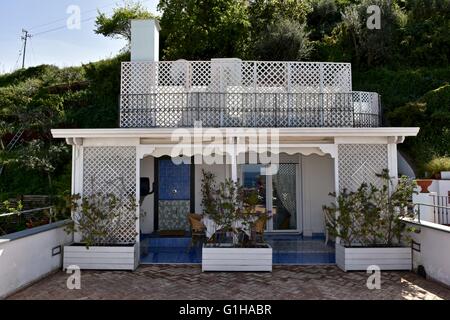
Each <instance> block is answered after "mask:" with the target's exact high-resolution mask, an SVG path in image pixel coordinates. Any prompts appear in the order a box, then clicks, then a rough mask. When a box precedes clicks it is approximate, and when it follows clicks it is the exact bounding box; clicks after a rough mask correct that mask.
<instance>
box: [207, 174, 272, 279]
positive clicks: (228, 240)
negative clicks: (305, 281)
mask: <svg viewBox="0 0 450 320" xmlns="http://www.w3.org/2000/svg"><path fill="white" fill-rule="evenodd" d="M214 179H215V176H214V175H213V174H212V173H209V172H206V171H203V179H202V205H203V210H204V214H205V215H206V216H207V217H208V218H210V219H211V220H213V222H214V224H215V225H216V230H217V231H216V232H215V234H214V235H213V236H212V237H211V238H210V239H209V241H208V242H207V243H206V244H205V245H204V246H203V248H202V270H203V271H272V248H271V247H270V246H269V245H268V244H267V243H265V242H261V241H257V237H256V232H255V225H256V224H257V223H258V221H259V219H267V218H268V217H267V216H265V215H264V214H262V213H258V212H256V204H257V203H258V192H257V190H254V189H253V190H250V189H247V190H246V189H244V188H243V187H242V186H241V185H240V183H239V181H238V182H234V181H232V180H230V179H226V180H225V181H224V182H221V183H220V184H219V185H218V186H216V184H215V181H214Z"/></svg>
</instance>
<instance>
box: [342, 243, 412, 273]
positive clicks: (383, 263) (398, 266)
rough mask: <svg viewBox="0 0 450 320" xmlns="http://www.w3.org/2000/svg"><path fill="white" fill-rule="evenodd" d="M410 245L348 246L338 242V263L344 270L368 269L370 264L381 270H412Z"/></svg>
mask: <svg viewBox="0 0 450 320" xmlns="http://www.w3.org/2000/svg"><path fill="white" fill-rule="evenodd" d="M411 259H412V258H411V248H410V247H386V248H367V247H364V248H346V247H344V246H342V245H340V244H336V264H337V265H338V267H339V268H341V269H342V270H344V271H366V270H367V267H368V266H370V265H376V266H378V267H380V270H411V263H412V260H411Z"/></svg>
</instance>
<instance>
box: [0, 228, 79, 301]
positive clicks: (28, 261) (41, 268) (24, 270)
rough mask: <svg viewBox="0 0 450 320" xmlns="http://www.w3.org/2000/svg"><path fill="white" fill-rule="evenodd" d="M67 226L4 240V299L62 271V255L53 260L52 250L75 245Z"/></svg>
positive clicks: (0, 251)
mask: <svg viewBox="0 0 450 320" xmlns="http://www.w3.org/2000/svg"><path fill="white" fill-rule="evenodd" d="M66 224H67V221H60V222H56V223H54V224H51V225H45V226H41V227H37V228H33V229H29V230H25V231H21V232H19V233H14V234H10V235H9V238H8V236H5V237H2V238H0V298H4V297H6V296H7V295H9V294H12V293H13V292H15V291H17V290H18V289H20V288H21V287H24V286H26V285H28V284H30V283H32V282H34V281H36V280H38V279H40V278H42V277H44V276H45V275H47V274H49V273H51V272H52V271H54V270H57V269H59V268H61V266H62V251H61V253H60V254H58V255H55V256H52V248H54V247H56V246H59V245H60V246H64V245H65V244H69V243H71V242H72V240H73V239H72V235H71V234H67V232H66V231H64V228H65V225H66ZM39 231H41V232H39ZM30 233H33V234H30ZM27 234H28V235H27ZM18 235H22V237H18Z"/></svg>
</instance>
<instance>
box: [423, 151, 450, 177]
mask: <svg viewBox="0 0 450 320" xmlns="http://www.w3.org/2000/svg"><path fill="white" fill-rule="evenodd" d="M425 170H426V171H427V173H428V174H429V175H430V176H431V177H433V178H435V179H445V180H446V179H450V157H435V158H433V159H432V160H430V161H429V162H428V163H427V164H426V165H425Z"/></svg>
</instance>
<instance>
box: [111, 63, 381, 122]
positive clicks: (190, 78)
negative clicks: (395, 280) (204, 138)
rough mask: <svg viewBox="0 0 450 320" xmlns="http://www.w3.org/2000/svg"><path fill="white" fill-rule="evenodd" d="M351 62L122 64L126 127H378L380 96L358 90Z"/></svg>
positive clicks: (122, 97) (122, 106) (121, 120)
mask: <svg viewBox="0 0 450 320" xmlns="http://www.w3.org/2000/svg"><path fill="white" fill-rule="evenodd" d="M351 89H352V85H351V68H350V64H348V63H323V62H280V61H241V60H239V59H215V60H212V61H186V60H178V61H161V62H124V63H123V64H122V86H121V93H122V94H121V106H120V124H121V127H135V128H146V127H180V126H192V125H193V123H194V121H196V120H198V121H202V122H203V123H205V124H207V125H208V126H273V127H277V126H278V127H284V126H306V127H320V126H325V127H355V126H356V127H371V126H378V121H379V119H378V95H377V94H375V93H370V92H352V91H351Z"/></svg>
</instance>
